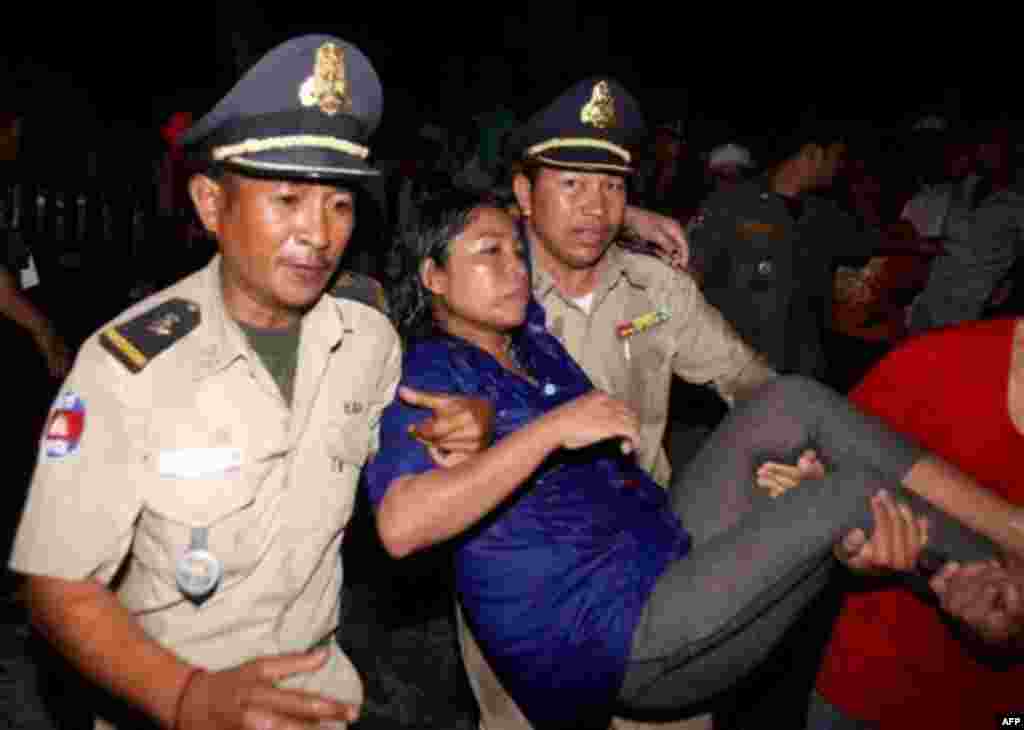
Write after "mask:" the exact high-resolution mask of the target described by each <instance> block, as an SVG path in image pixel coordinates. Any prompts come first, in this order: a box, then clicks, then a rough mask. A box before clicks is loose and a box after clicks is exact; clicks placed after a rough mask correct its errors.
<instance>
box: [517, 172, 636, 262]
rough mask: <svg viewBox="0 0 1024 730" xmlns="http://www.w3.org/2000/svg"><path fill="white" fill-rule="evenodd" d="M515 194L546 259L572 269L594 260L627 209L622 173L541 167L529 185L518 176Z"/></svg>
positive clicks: (523, 177)
mask: <svg viewBox="0 0 1024 730" xmlns="http://www.w3.org/2000/svg"><path fill="white" fill-rule="evenodd" d="M515 192H516V199H517V200H518V202H519V206H520V208H521V209H522V211H523V214H524V215H525V216H526V218H527V223H528V225H529V228H530V231H531V233H532V234H533V236H534V237H535V238H536V239H537V242H538V243H539V244H540V246H541V248H542V249H543V252H542V253H541V255H542V257H544V258H545V259H548V261H547V262H546V263H552V264H554V265H556V266H566V267H568V268H571V269H586V268H590V267H592V266H594V265H596V264H597V262H598V261H599V260H600V259H601V256H603V255H604V252H605V251H606V250H607V249H608V245H609V244H610V243H611V242H612V239H614V238H615V236H616V234H618V232H619V229H620V228H621V227H622V220H623V216H624V215H625V211H626V182H625V180H624V179H623V177H622V176H621V175H609V174H606V173H602V172H577V171H575V170H559V169H556V168H547V167H545V168H541V169H540V170H539V171H538V173H537V177H536V179H535V180H534V182H533V184H530V181H529V180H528V179H527V178H526V177H525V176H523V175H519V176H517V177H516V181H515Z"/></svg>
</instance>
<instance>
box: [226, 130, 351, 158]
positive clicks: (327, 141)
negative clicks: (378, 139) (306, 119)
mask: <svg viewBox="0 0 1024 730" xmlns="http://www.w3.org/2000/svg"><path fill="white" fill-rule="evenodd" d="M305 147H313V148H316V149H325V150H333V151H335V152H341V153H343V154H346V155H351V156H352V157H355V158H358V159H360V160H365V159H366V158H367V157H369V156H370V148H369V147H364V146H363V145H359V144H355V143H354V142H349V141H348V140H345V139H339V138H338V137H328V136H326V135H318V134H293V135H283V136H278V137H265V138H263V139H247V140H245V141H244V142H239V143H237V144H228V145H221V146H219V147H214V148H213V151H212V153H211V154H212V156H213V159H214V161H215V162H221V161H223V160H226V159H228V158H229V157H237V156H239V155H251V154H254V153H257V152H272V151H276V150H290V149H296V148H305Z"/></svg>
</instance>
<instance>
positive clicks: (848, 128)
mask: <svg viewBox="0 0 1024 730" xmlns="http://www.w3.org/2000/svg"><path fill="white" fill-rule="evenodd" d="M852 131H853V125H852V124H851V123H849V122H845V121H842V120H838V119H829V118H825V117H822V116H818V115H814V114H805V115H804V116H803V117H802V118H801V119H799V120H798V121H797V122H796V124H794V125H793V126H792V127H791V128H789V129H784V130H780V132H779V134H777V135H776V137H775V143H774V145H771V146H772V148H773V149H770V150H768V156H767V157H768V159H767V160H766V163H767V164H766V167H774V166H775V165H779V164H781V163H783V162H785V161H787V160H791V159H793V158H794V157H796V156H797V155H799V154H800V152H801V151H802V150H803V149H804V147H806V146H808V145H816V146H818V147H821V148H822V149H827V148H828V147H829V146H830V145H833V144H847V143H849V142H850V138H851V136H852Z"/></svg>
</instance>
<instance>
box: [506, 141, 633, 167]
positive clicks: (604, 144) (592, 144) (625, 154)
mask: <svg viewBox="0 0 1024 730" xmlns="http://www.w3.org/2000/svg"><path fill="white" fill-rule="evenodd" d="M562 147H589V148H591V149H598V150H605V151H606V152H611V153H612V154H613V155H617V156H618V157H621V158H622V161H623V162H624V163H625V164H627V165H628V164H629V163H630V162H632V161H633V156H632V155H630V154H629V150H627V149H626V148H625V147H622V146H620V145H617V144H615V143H614V142H609V141H608V140H605V139H592V138H590V137H555V138H554V139H549V140H546V141H544V142H540V143H539V144H535V145H533V146H532V147H530V148H529V149H527V150H526V155H527V156H528V157H534V156H537V155H540V154H541V153H542V152H547V151H548V150H553V149H560V148H562Z"/></svg>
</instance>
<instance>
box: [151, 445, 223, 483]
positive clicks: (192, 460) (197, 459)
mask: <svg viewBox="0 0 1024 730" xmlns="http://www.w3.org/2000/svg"><path fill="white" fill-rule="evenodd" d="M241 466H242V450H241V449H233V448H230V447H222V448H210V449H170V450H167V451H161V452H160V460H159V464H158V468H159V471H160V476H162V477H176V478H178V479H197V478H199V477H207V476H215V475H218V474H224V473H225V472H231V471H237V470H238V469H239V467H241Z"/></svg>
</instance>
